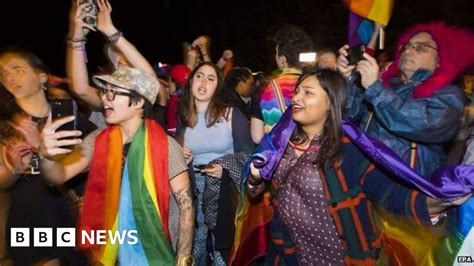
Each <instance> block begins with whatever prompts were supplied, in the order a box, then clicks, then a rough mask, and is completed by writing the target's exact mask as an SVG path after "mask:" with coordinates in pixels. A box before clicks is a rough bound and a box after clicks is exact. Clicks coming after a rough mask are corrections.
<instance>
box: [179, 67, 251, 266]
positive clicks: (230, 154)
mask: <svg viewBox="0 0 474 266" xmlns="http://www.w3.org/2000/svg"><path fill="white" fill-rule="evenodd" d="M224 90H225V84H224V79H223V76H222V72H221V71H220V69H218V68H217V67H216V65H214V64H213V63H209V62H206V63H203V64H201V65H199V66H197V67H196V68H195V69H194V70H193V72H192V73H191V74H190V76H189V79H188V81H187V82H186V85H185V87H184V92H183V95H182V98H181V102H180V107H179V112H178V115H179V121H180V123H181V126H182V129H181V130H179V131H178V134H177V138H178V139H179V140H181V143H182V144H183V147H184V148H183V152H184V156H185V158H186V160H187V163H188V164H190V163H191V162H192V165H193V168H195V170H194V171H191V172H194V185H195V197H196V213H197V221H196V235H195V239H194V247H193V255H194V257H195V259H196V263H197V265H206V263H207V262H206V259H207V252H210V253H211V254H212V256H213V257H214V264H215V265H222V264H223V263H225V262H224V261H226V260H227V255H228V251H229V250H230V248H231V246H232V242H233V232H234V226H233V217H234V212H233V211H232V210H233V209H234V208H233V206H232V199H233V198H232V197H231V194H232V193H231V192H232V188H235V189H236V190H239V189H240V183H241V170H242V169H243V164H244V158H245V156H244V155H245V154H250V153H251V152H252V151H253V143H252V139H251V137H250V130H249V121H248V120H247V118H246V117H245V115H244V114H243V113H242V112H241V111H240V110H239V109H238V108H230V107H228V106H227V105H226V104H225V100H224V95H225V94H224ZM239 158H240V159H239ZM232 182H233V184H232ZM235 196H236V195H235ZM208 232H210V233H209V234H208ZM208 238H209V240H210V241H211V243H212V245H211V246H212V250H206V243H207V242H208Z"/></svg>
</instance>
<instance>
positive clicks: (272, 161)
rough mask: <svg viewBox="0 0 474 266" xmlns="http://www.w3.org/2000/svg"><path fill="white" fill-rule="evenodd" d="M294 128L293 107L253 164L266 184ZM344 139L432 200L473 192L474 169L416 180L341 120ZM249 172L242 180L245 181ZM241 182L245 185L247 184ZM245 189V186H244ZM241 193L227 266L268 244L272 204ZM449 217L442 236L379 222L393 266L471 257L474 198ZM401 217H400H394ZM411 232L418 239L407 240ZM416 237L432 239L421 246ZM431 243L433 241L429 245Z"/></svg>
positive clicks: (384, 149)
mask: <svg viewBox="0 0 474 266" xmlns="http://www.w3.org/2000/svg"><path fill="white" fill-rule="evenodd" d="M294 128H295V123H294V122H293V120H292V112H291V108H290V109H289V110H288V111H287V112H285V114H284V115H283V117H282V118H281V120H280V122H279V123H278V124H277V125H276V126H275V127H274V128H273V129H272V131H271V132H270V133H269V134H267V135H266V136H265V138H264V139H263V140H262V142H261V144H260V145H259V147H257V151H256V153H255V154H254V155H253V157H252V160H253V162H254V164H255V166H256V167H257V168H258V169H260V173H261V174H262V177H263V178H264V179H266V180H270V179H271V177H272V175H273V172H274V171H275V170H276V167H277V165H278V162H279V161H280V158H281V156H282V155H283V153H284V150H285V148H286V146H287V144H288V141H289V139H290V136H291V134H292V132H293V130H294ZM342 128H343V130H344V134H345V136H347V137H348V138H349V139H351V141H352V142H353V143H354V144H355V145H356V146H357V147H358V148H359V149H361V151H362V152H363V153H364V154H366V155H367V156H368V158H370V159H371V161H372V162H373V163H374V164H376V165H377V167H380V168H382V169H384V170H386V171H388V172H389V173H390V174H391V177H393V178H395V179H396V180H397V181H398V182H400V183H403V184H405V185H407V186H410V187H412V188H416V189H418V190H420V191H422V192H423V193H425V194H427V195H428V196H430V197H433V198H438V199H441V200H445V201H448V200H453V199H457V198H459V197H461V196H464V195H466V194H468V193H472V192H473V191H474V166H471V165H457V166H447V167H443V168H440V169H439V170H437V171H435V172H434V173H433V174H432V176H431V177H430V178H426V177H422V176H420V175H418V174H417V173H416V172H415V171H414V170H413V169H412V168H410V167H409V166H408V165H407V164H406V163H405V162H404V161H403V160H402V159H401V158H400V157H399V156H398V155H396V154H395V153H394V152H393V151H392V150H391V149H390V148H388V147H387V146H385V144H383V143H382V142H380V141H378V140H376V139H373V138H371V137H369V136H367V135H365V133H364V132H363V131H362V130H361V129H360V128H358V127H357V126H355V125H354V124H352V123H351V122H349V121H344V122H343V125H342ZM248 171H249V169H248V167H247V169H246V172H245V174H246V175H245V178H246V177H247V176H248ZM245 178H244V180H245ZM244 184H245V182H244ZM245 188H246V187H245V185H244V186H243V189H242V195H241V202H240V204H239V207H238V212H237V215H236V236H235V239H234V246H233V249H232V252H231V256H230V262H231V265H249V264H250V263H251V262H252V261H253V260H254V259H255V258H258V257H260V256H263V255H265V253H266V250H267V248H268V243H269V237H270V236H269V232H268V230H269V229H268V224H269V222H270V221H271V219H272V217H273V211H272V205H271V200H270V199H268V198H266V195H267V193H266V194H265V195H264V198H263V200H262V201H258V202H251V201H250V199H249V197H248V196H247V195H246V194H245V193H246V192H245V191H246V189H245ZM455 211H456V212H455V213H454V214H451V217H450V219H449V222H450V224H449V225H448V226H446V229H447V231H448V232H446V230H444V232H443V234H441V235H433V233H434V232H432V231H430V230H428V229H426V230H425V229H424V228H416V229H417V230H418V229H420V230H424V231H422V232H417V230H414V229H413V228H411V230H410V226H411V227H413V225H412V224H406V223H391V221H390V220H387V219H383V222H389V223H388V224H384V225H383V228H382V232H383V234H384V245H385V247H386V249H387V250H390V251H392V252H390V254H388V255H389V258H390V263H391V265H443V266H444V265H453V264H454V263H456V262H457V261H459V258H463V257H461V256H471V258H474V249H472V243H473V242H472V241H473V238H474V236H473V234H474V232H473V230H472V227H473V225H474V199H470V200H468V201H467V202H465V203H464V204H463V205H461V206H460V207H458V208H456V210H455ZM398 218H400V217H398ZM413 232H415V233H416V234H417V235H416V236H415V237H413V236H412V235H410V234H411V233H413ZM417 236H427V237H430V238H429V239H428V238H425V239H423V241H424V242H420V239H417V238H416V237H417ZM430 240H433V241H430Z"/></svg>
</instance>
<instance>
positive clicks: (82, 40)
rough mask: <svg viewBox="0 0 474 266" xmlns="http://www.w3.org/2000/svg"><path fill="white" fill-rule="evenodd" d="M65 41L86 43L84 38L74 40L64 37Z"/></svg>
mask: <svg viewBox="0 0 474 266" xmlns="http://www.w3.org/2000/svg"><path fill="white" fill-rule="evenodd" d="M66 40H67V41H70V42H87V38H86V37H82V38H74V37H70V36H66Z"/></svg>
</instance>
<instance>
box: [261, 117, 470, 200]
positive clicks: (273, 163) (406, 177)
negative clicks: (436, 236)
mask: <svg viewBox="0 0 474 266" xmlns="http://www.w3.org/2000/svg"><path fill="white" fill-rule="evenodd" d="M295 127H296V123H295V122H294V121H293V119H292V111H291V108H288V110H287V111H286V112H285V113H284V114H283V116H282V117H281V119H280V121H279V122H278V124H277V125H275V127H273V129H272V131H271V132H270V133H268V134H266V135H265V137H264V139H263V140H262V142H261V143H260V145H259V146H258V147H257V150H256V153H255V154H254V155H253V156H252V161H253V162H254V165H255V167H257V168H258V169H259V170H260V174H261V175H262V177H263V178H264V179H266V180H270V179H271V177H272V175H273V172H274V171H275V169H276V167H277V165H278V162H279V161H280V159H281V157H282V156H283V152H284V151H285V148H286V146H287V145H288V142H289V140H290V137H291V134H292V133H293V130H294V129H295ZM342 129H343V131H344V134H345V136H347V137H348V138H349V139H350V140H351V141H352V143H354V144H355V145H356V146H357V147H358V148H359V149H360V150H361V151H362V152H363V153H364V154H365V155H366V156H367V157H368V158H369V159H370V160H371V161H372V162H373V163H374V164H376V165H377V166H378V167H380V168H382V169H384V170H386V171H388V172H390V173H391V174H392V176H393V178H395V179H396V181H398V182H401V183H405V184H409V185H411V186H413V187H416V188H418V189H419V190H421V191H423V192H424V193H425V194H426V195H428V196H430V197H433V198H437V199H440V200H444V201H449V200H453V199H457V198H459V197H461V196H464V195H466V194H468V193H471V192H472V191H473V189H474V166H471V165H449V166H446V167H442V168H439V169H438V170H436V171H435V172H433V174H432V175H431V177H430V178H426V177H423V176H420V175H419V174H418V173H417V172H416V171H415V170H414V169H412V168H410V167H409V166H408V164H407V163H406V162H404V161H403V160H402V159H401V158H400V157H399V156H398V155H397V154H395V152H393V151H392V150H391V149H390V148H389V147H387V146H386V145H385V144H383V143H382V142H381V141H379V140H376V139H374V138H372V137H370V136H367V135H366V134H365V133H364V132H363V131H362V130H361V129H360V128H359V127H357V126H355V125H354V124H353V123H352V122H349V121H346V120H343V123H342Z"/></svg>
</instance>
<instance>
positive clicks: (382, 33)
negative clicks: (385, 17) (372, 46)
mask: <svg viewBox="0 0 474 266" xmlns="http://www.w3.org/2000/svg"><path fill="white" fill-rule="evenodd" d="M384 48H385V29H384V27H380V29H379V49H380V50H383V49H384Z"/></svg>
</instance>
